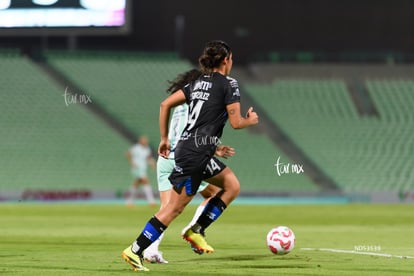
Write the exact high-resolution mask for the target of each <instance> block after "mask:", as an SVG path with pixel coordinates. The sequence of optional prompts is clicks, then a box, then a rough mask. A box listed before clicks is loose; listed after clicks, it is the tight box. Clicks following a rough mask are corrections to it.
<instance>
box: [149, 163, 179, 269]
mask: <svg viewBox="0 0 414 276" xmlns="http://www.w3.org/2000/svg"><path fill="white" fill-rule="evenodd" d="M174 166H175V161H174V159H172V158H169V159H165V158H162V157H159V158H158V160H157V184H158V191H159V194H160V209H162V208H164V207H165V205H166V204H167V203H168V200H169V199H170V193H171V190H172V185H171V182H170V180H169V179H168V177H169V176H170V174H171V172H172V170H173V169H174ZM163 237H164V233H163V234H162V235H161V236H160V237H159V238H158V239H157V240H156V241H155V242H153V243H152V244H151V245H150V246H149V247H148V248H147V249H146V250H145V251H144V259H145V261H147V262H151V263H168V261H167V260H165V259H164V258H163V256H162V253H161V252H160V251H159V246H160V244H161V241H162V239H163Z"/></svg>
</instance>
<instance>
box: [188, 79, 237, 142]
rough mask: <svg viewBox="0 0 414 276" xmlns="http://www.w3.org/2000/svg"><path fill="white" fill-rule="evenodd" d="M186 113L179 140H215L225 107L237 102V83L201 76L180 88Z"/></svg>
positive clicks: (219, 130)
mask: <svg viewBox="0 0 414 276" xmlns="http://www.w3.org/2000/svg"><path fill="white" fill-rule="evenodd" d="M183 91H184V94H185V97H186V100H187V104H188V106H189V109H188V119H187V125H186V127H185V129H184V131H183V134H182V136H181V139H183V140H186V139H188V138H190V137H198V136H202V137H209V139H211V141H213V140H214V139H219V138H220V137H221V135H222V132H223V128H224V125H225V124H226V122H227V118H228V115H227V110H226V106H227V105H228V104H232V103H235V102H240V92H239V86H238V83H237V80H235V79H233V78H230V77H226V76H223V75H221V74H220V73H213V74H211V75H202V76H201V77H200V78H199V79H197V80H196V81H194V82H192V83H189V84H187V85H186V86H185V87H184V88H183Z"/></svg>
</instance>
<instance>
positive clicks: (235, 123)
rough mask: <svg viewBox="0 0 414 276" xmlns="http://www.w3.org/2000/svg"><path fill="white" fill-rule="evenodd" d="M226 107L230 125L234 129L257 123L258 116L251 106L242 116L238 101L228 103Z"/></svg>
mask: <svg viewBox="0 0 414 276" xmlns="http://www.w3.org/2000/svg"><path fill="white" fill-rule="evenodd" d="M226 108H227V113H228V115H229V121H230V125H231V126H232V128H234V129H241V128H245V127H248V126H252V125H256V124H258V123H259V116H258V115H257V113H256V112H254V111H253V107H250V108H249V110H248V111H247V114H246V117H243V116H242V115H241V113H240V103H239V102H236V103H232V104H229V105H227V107H226Z"/></svg>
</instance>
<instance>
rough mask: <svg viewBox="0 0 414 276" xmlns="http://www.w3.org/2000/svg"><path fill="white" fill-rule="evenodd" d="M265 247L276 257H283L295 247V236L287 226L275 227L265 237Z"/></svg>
mask: <svg viewBox="0 0 414 276" xmlns="http://www.w3.org/2000/svg"><path fill="white" fill-rule="evenodd" d="M266 242H267V247H268V248H269V249H270V251H272V253H274V254H276V255H285V254H288V253H289V252H290V251H292V249H293V247H295V234H294V233H293V231H292V230H291V229H290V228H289V227H287V226H277V227H275V228H273V229H272V230H270V231H269V233H268V234H267V237H266Z"/></svg>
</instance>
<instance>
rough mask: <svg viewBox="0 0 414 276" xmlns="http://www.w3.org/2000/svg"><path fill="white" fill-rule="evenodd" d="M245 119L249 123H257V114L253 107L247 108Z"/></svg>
mask: <svg viewBox="0 0 414 276" xmlns="http://www.w3.org/2000/svg"><path fill="white" fill-rule="evenodd" d="M246 119H247V120H248V121H249V123H250V125H256V124H258V123H259V116H258V115H257V113H256V112H254V111H253V107H250V108H249V110H247V114H246Z"/></svg>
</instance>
